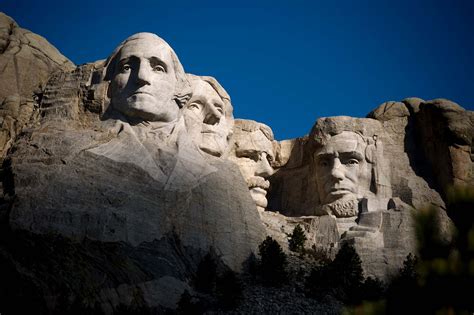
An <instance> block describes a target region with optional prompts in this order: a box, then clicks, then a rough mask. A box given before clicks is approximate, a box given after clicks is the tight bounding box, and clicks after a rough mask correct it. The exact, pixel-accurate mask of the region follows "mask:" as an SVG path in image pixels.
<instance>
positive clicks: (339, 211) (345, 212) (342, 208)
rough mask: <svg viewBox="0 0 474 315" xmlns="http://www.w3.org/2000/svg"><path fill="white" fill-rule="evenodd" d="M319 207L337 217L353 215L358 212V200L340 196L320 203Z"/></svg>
mask: <svg viewBox="0 0 474 315" xmlns="http://www.w3.org/2000/svg"><path fill="white" fill-rule="evenodd" d="M321 208H322V210H323V211H325V212H326V213H330V214H334V215H335V216H336V217H337V218H347V217H355V216H357V215H358V214H359V200H358V199H356V198H351V199H344V198H342V199H338V200H336V201H334V202H332V203H329V204H326V205H322V206H321Z"/></svg>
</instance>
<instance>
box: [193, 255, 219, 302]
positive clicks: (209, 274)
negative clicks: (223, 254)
mask: <svg viewBox="0 0 474 315" xmlns="http://www.w3.org/2000/svg"><path fill="white" fill-rule="evenodd" d="M216 277H217V263H216V260H215V259H214V257H213V256H212V255H211V253H210V252H209V253H207V254H206V256H204V258H203V259H202V260H201V262H200V263H199V265H198V268H197V271H196V279H195V285H196V289H197V290H198V291H201V292H203V293H212V292H213V291H214V288H215V286H216Z"/></svg>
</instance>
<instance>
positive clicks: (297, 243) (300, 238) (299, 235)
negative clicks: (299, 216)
mask: <svg viewBox="0 0 474 315" xmlns="http://www.w3.org/2000/svg"><path fill="white" fill-rule="evenodd" d="M306 240H307V238H306V235H305V233H304V231H303V229H302V228H301V226H300V225H299V224H298V225H296V226H295V228H294V229H293V233H291V234H289V235H288V246H289V248H290V250H291V251H292V252H296V253H300V254H303V253H304V243H305V242H306Z"/></svg>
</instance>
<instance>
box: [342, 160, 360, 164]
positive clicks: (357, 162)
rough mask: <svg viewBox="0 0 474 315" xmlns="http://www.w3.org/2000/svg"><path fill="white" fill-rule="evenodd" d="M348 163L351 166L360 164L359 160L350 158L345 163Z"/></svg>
mask: <svg viewBox="0 0 474 315" xmlns="http://www.w3.org/2000/svg"><path fill="white" fill-rule="evenodd" d="M344 164H346V165H349V166H356V165H359V160H357V159H349V160H347V161H346V163H344Z"/></svg>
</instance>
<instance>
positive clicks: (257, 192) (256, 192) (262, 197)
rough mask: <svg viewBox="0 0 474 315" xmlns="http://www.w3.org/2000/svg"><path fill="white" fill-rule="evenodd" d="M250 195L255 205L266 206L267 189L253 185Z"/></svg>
mask: <svg viewBox="0 0 474 315" xmlns="http://www.w3.org/2000/svg"><path fill="white" fill-rule="evenodd" d="M250 195H251V196H252V198H253V200H254V201H255V203H256V204H257V207H261V208H266V207H267V204H268V202H267V197H266V196H267V191H266V190H265V189H263V188H260V187H253V188H251V189H250Z"/></svg>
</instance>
